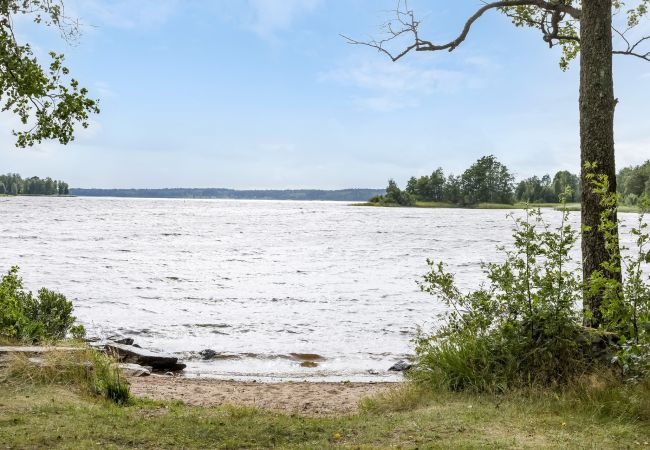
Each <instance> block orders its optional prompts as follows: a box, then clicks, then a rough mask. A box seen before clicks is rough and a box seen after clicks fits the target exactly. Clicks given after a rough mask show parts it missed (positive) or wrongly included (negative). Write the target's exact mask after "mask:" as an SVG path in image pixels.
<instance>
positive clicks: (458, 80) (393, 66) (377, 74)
mask: <svg viewBox="0 0 650 450" xmlns="http://www.w3.org/2000/svg"><path fill="white" fill-rule="evenodd" d="M319 80H320V81H323V82H334V83H337V84H340V85H343V86H350V87H353V88H358V89H359V90H362V91H368V92H369V94H368V95H357V96H354V97H353V99H352V101H353V103H354V104H355V105H357V106H358V107H360V108H361V109H369V110H374V111H381V112H386V111H393V110H397V109H404V108H413V107H417V106H418V105H419V104H420V101H421V99H422V98H423V97H425V96H429V95H432V94H450V93H455V92H458V91H460V90H462V89H466V88H474V87H478V86H480V84H481V83H480V80H479V79H478V78H476V77H474V76H472V75H469V74H467V73H465V72H461V71H456V70H446V69H432V68H421V67H418V66H415V65H412V64H407V63H393V62H390V61H376V60H375V61H372V62H364V63H358V62H356V63H350V64H348V65H347V66H345V67H340V68H337V69H334V70H330V71H328V72H325V73H322V74H320V75H319Z"/></svg>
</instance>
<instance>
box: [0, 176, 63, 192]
mask: <svg viewBox="0 0 650 450" xmlns="http://www.w3.org/2000/svg"><path fill="white" fill-rule="evenodd" d="M0 195H70V188H69V186H68V183H66V182H65V181H61V180H53V179H52V178H50V177H47V178H39V177H30V178H22V177H21V176H20V175H18V174H17V173H8V174H6V175H0Z"/></svg>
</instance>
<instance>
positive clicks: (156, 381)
mask: <svg viewBox="0 0 650 450" xmlns="http://www.w3.org/2000/svg"><path fill="white" fill-rule="evenodd" d="M129 383H130V384H131V392H132V393H133V394H134V395H135V396H137V397H146V398H151V399H154V400H180V401H182V402H184V403H186V404H188V405H193V406H219V405H241V406H254V407H258V408H263V409H270V410H275V411H282V412H286V413H291V414H304V415H319V416H320V415H339V414H350V413H354V412H357V411H358V408H359V400H361V399H362V398H363V397H368V396H372V395H376V394H379V393H383V392H386V391H388V390H389V389H392V388H395V387H396V386H397V384H396V383H347V382H345V383H308V382H299V383H292V382H286V383H253V382H243V381H225V380H211V379H193V378H181V377H163V376H155V375H152V376H150V377H142V378H130V379H129Z"/></svg>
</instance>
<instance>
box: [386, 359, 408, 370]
mask: <svg viewBox="0 0 650 450" xmlns="http://www.w3.org/2000/svg"><path fill="white" fill-rule="evenodd" d="M411 367H413V364H409V363H407V362H406V361H404V360H400V361H397V362H396V363H395V364H393V365H392V366H390V368H389V369H388V370H391V371H393V372H406V371H407V370H409V369H410V368H411Z"/></svg>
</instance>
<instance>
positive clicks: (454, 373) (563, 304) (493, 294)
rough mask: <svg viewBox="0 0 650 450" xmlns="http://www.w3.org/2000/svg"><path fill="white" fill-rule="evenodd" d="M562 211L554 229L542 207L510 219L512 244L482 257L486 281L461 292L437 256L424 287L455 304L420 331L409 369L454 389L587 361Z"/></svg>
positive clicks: (565, 373)
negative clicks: (429, 329)
mask: <svg viewBox="0 0 650 450" xmlns="http://www.w3.org/2000/svg"><path fill="white" fill-rule="evenodd" d="M567 219H568V212H567V211H564V212H563V213H562V222H561V224H560V226H559V227H557V228H555V229H552V228H551V227H550V226H549V225H548V224H547V223H546V222H545V221H544V219H543V217H542V214H541V212H540V210H539V209H537V210H535V209H527V210H526V215H525V217H524V218H522V219H516V220H515V228H514V233H513V237H514V246H515V248H514V250H512V251H505V250H503V248H500V250H501V251H504V253H505V256H506V258H505V261H504V262H503V263H501V264H494V263H492V264H484V265H483V268H484V272H485V274H486V275H487V278H488V280H489V284H488V286H487V287H482V288H481V289H479V290H477V291H474V292H471V293H469V294H463V293H461V291H460V290H459V289H458V288H457V287H456V286H455V284H454V278H453V276H452V275H451V274H448V273H446V272H445V270H444V266H443V264H442V263H438V264H435V263H434V262H433V261H429V265H430V267H431V271H430V272H429V274H427V275H426V276H425V278H424V283H422V284H421V288H422V290H424V291H425V292H428V293H430V294H432V295H434V296H436V297H440V298H442V299H443V301H444V302H445V303H447V304H448V305H449V306H450V307H451V308H452V312H451V313H450V314H449V315H448V316H447V321H446V323H445V325H444V326H443V327H442V328H441V329H440V330H439V331H438V332H437V333H436V334H434V335H433V336H425V335H423V336H420V337H419V338H418V340H417V346H416V354H417V357H418V364H417V365H416V370H415V371H414V376H415V377H416V378H419V379H420V380H423V381H427V382H433V383H436V384H439V385H442V386H444V387H447V388H449V389H452V390H466V389H472V390H479V391H484V390H507V389H510V388H513V387H522V386H530V385H537V384H543V385H549V384H557V383H563V382H566V381H568V380H570V379H572V378H574V377H575V376H577V375H579V374H582V373H584V372H585V371H587V370H588V369H589V368H590V367H591V366H592V365H593V361H594V355H593V354H592V352H591V346H592V345H591V344H592V343H591V339H584V338H582V336H584V335H585V330H584V328H583V327H582V326H581V324H580V317H579V314H578V312H577V310H576V308H575V302H576V300H577V299H579V298H581V283H580V280H579V278H578V275H577V271H576V267H575V264H574V265H572V263H571V261H570V260H569V251H570V250H571V248H572V247H573V245H574V244H575V242H576V240H577V234H576V232H575V231H574V230H572V229H571V227H570V226H569V225H568V224H567Z"/></svg>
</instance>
